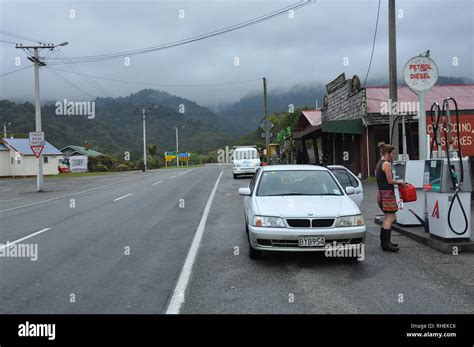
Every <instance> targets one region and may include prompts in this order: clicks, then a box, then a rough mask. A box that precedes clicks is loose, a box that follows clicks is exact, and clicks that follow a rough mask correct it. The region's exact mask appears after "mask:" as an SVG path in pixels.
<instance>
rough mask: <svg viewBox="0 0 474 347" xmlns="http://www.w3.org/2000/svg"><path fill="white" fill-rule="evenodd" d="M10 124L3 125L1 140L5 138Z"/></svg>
mask: <svg viewBox="0 0 474 347" xmlns="http://www.w3.org/2000/svg"><path fill="white" fill-rule="evenodd" d="M11 124H12V123H11V122H10V123H3V138H4V139H6V138H7V125H8V126H10V125H11Z"/></svg>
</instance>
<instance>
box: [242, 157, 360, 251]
mask: <svg viewBox="0 0 474 347" xmlns="http://www.w3.org/2000/svg"><path fill="white" fill-rule="evenodd" d="M239 194H240V195H243V196H244V215H245V227H246V232H247V236H248V241H249V256H250V257H251V258H256V257H259V256H261V255H262V253H263V252H264V251H325V250H326V248H325V245H326V244H327V243H330V244H331V245H334V242H336V245H339V244H341V245H360V244H363V243H364V242H365V237H366V227H365V225H364V220H363V217H362V214H361V211H360V210H359V207H358V206H357V204H356V203H355V202H354V201H353V200H352V199H351V198H350V196H352V195H354V194H355V188H354V187H352V186H348V187H346V188H345V189H344V188H343V187H342V186H341V184H340V183H339V182H338V181H337V179H336V178H335V176H334V175H333V173H332V172H331V171H330V170H329V169H327V168H325V167H321V166H313V165H274V166H273V165H272V166H262V167H260V168H259V169H258V170H257V173H256V174H255V175H254V177H253V179H252V180H251V182H250V185H249V187H245V188H240V189H239Z"/></svg>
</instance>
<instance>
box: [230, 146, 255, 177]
mask: <svg viewBox="0 0 474 347" xmlns="http://www.w3.org/2000/svg"><path fill="white" fill-rule="evenodd" d="M259 167H260V156H259V155H258V151H257V148H256V147H251V146H237V147H234V153H233V159H232V172H233V174H234V178H237V176H239V175H253V174H255V172H256V171H257V169H258V168H259Z"/></svg>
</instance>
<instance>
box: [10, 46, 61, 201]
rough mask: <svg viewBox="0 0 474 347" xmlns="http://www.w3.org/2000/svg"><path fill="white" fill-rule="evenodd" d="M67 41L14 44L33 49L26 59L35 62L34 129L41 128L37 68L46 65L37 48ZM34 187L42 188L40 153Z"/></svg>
mask: <svg viewBox="0 0 474 347" xmlns="http://www.w3.org/2000/svg"><path fill="white" fill-rule="evenodd" d="M67 44H68V43H67V42H63V43H60V44H59V45H54V44H52V43H43V44H40V45H37V46H24V45H21V44H20V45H16V48H20V49H23V50H26V51H27V52H29V53H30V54H31V53H32V52H31V49H33V56H29V57H28V60H29V61H31V62H32V63H34V64H35V123H36V125H35V130H36V131H42V130H41V104H40V84H39V68H40V66H46V63H44V62H43V61H41V60H40V57H39V50H40V49H45V48H46V49H49V50H53V49H54V48H55V47H59V46H66V45H67ZM36 188H37V191H38V192H41V191H42V190H43V156H42V155H41V154H40V155H39V156H38V171H37V174H36Z"/></svg>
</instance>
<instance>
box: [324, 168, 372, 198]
mask: <svg viewBox="0 0 474 347" xmlns="http://www.w3.org/2000/svg"><path fill="white" fill-rule="evenodd" d="M327 168H328V169H329V170H331V172H332V173H333V174H334V176H335V177H336V179H337V180H338V181H339V183H340V184H341V186H342V188H344V189H346V188H347V187H354V189H355V193H354V194H351V195H349V197H350V198H351V199H352V200H353V201H354V202H355V203H356V204H357V206H359V207H360V206H361V205H362V201H363V200H364V187H362V182H361V181H360V179H359V178H358V177H357V176H355V175H354V174H353V173H352V172H351V171H350V170H349V169H347V168H346V167H345V166H342V165H328V166H327Z"/></svg>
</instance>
